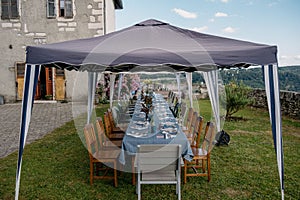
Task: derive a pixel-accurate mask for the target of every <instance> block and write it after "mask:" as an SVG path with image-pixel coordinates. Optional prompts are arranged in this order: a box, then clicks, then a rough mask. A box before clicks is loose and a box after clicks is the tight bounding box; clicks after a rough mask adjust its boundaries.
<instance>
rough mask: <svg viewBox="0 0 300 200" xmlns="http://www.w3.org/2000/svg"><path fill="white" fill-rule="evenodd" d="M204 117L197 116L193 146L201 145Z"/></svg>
mask: <svg viewBox="0 0 300 200" xmlns="http://www.w3.org/2000/svg"><path fill="white" fill-rule="evenodd" d="M203 122H204V119H203V117H201V116H199V117H197V120H196V124H195V127H194V130H193V135H192V140H191V147H200V139H201V132H202V128H203Z"/></svg>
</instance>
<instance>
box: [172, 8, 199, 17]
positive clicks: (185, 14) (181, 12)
mask: <svg viewBox="0 0 300 200" xmlns="http://www.w3.org/2000/svg"><path fill="white" fill-rule="evenodd" d="M172 11H173V12H175V13H177V14H178V15H180V16H181V17H183V18H187V19H196V18H197V14H196V13H192V12H188V11H186V10H183V9H180V8H173V9H172Z"/></svg>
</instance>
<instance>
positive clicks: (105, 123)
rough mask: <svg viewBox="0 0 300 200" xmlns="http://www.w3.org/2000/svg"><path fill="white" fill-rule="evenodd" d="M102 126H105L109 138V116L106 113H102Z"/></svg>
mask: <svg viewBox="0 0 300 200" xmlns="http://www.w3.org/2000/svg"><path fill="white" fill-rule="evenodd" d="M104 126H105V131H106V135H107V136H108V137H110V135H111V133H112V127H111V123H110V121H109V114H108V113H107V112H105V113H104Z"/></svg>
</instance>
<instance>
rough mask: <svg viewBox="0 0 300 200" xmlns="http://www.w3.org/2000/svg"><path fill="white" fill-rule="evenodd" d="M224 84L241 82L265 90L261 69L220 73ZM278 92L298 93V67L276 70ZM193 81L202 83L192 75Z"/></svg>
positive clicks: (299, 75) (299, 67)
mask: <svg viewBox="0 0 300 200" xmlns="http://www.w3.org/2000/svg"><path fill="white" fill-rule="evenodd" d="M220 75H221V77H222V80H223V82H224V84H227V83H229V82H230V81H233V80H235V81H238V82H239V81H243V82H244V83H245V84H246V85H247V86H249V87H252V88H263V89H264V88H265V85H264V80H263V75H262V69H261V68H260V67H258V68H249V69H230V70H222V71H220ZM278 77H279V87H280V90H288V91H294V92H300V66H289V67H279V68H278ZM193 81H203V78H202V77H200V76H197V75H196V76H194V75H193Z"/></svg>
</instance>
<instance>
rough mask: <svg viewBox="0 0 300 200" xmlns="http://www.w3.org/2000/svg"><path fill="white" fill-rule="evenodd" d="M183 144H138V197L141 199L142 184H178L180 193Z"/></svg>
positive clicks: (177, 187) (177, 190)
mask: <svg viewBox="0 0 300 200" xmlns="http://www.w3.org/2000/svg"><path fill="white" fill-rule="evenodd" d="M180 160H181V145H179V144H167V145H166V144H163V145H162V144H156V145H154V144H153V145H138V151H137V156H136V165H137V174H138V179H137V187H136V190H137V191H136V192H137V194H138V199H139V200H140V199H141V185H142V184H176V194H177V195H178V199H180V198H181V194H180V168H181V166H180Z"/></svg>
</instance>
